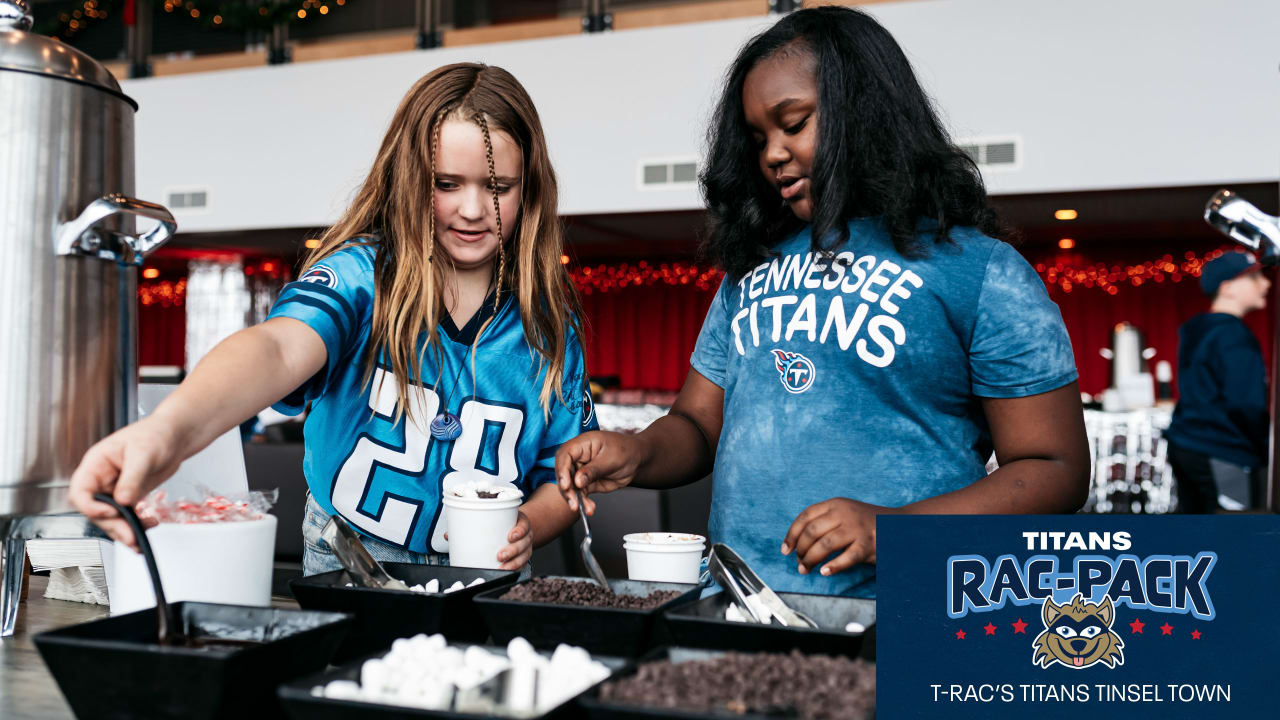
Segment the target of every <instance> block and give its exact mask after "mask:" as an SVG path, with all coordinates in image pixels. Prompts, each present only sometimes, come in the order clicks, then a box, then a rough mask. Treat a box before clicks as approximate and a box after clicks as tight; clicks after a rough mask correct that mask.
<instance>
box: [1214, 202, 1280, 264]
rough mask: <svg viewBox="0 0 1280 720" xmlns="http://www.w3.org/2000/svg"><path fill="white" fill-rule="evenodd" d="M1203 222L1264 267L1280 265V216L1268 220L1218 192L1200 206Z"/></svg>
mask: <svg viewBox="0 0 1280 720" xmlns="http://www.w3.org/2000/svg"><path fill="white" fill-rule="evenodd" d="M1204 220H1205V222H1207V223H1209V224H1210V225H1212V226H1213V227H1214V228H1215V229H1216V230H1218V232H1220V233H1222V234H1223V235H1226V236H1227V237H1229V238H1231V239H1232V240H1235V241H1236V242H1238V243H1240V244H1241V245H1244V246H1245V247H1247V248H1249V249H1250V250H1253V251H1254V252H1256V253H1258V260H1259V262H1261V263H1262V264H1264V265H1275V264H1278V262H1280V217H1272V216H1271V215H1268V214H1266V213H1264V212H1262V211H1261V210H1259V209H1258V208H1256V207H1254V206H1253V203H1250V202H1249V201H1248V200H1245V199H1244V198H1242V197H1240V196H1239V195H1236V194H1235V193H1233V192H1231V191H1230V190H1219V191H1218V192H1216V193H1214V194H1213V197H1211V198H1209V203H1208V204H1207V205H1205V206H1204Z"/></svg>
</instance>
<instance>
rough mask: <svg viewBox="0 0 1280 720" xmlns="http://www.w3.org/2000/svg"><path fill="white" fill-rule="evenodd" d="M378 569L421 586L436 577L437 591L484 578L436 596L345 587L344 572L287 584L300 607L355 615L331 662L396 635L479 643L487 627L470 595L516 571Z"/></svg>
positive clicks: (502, 583) (506, 581)
mask: <svg viewBox="0 0 1280 720" xmlns="http://www.w3.org/2000/svg"><path fill="white" fill-rule="evenodd" d="M383 567H385V568H386V569H387V573H388V574H390V575H391V577H393V578H395V579H397V580H400V581H402V582H404V583H405V584H406V585H425V584H427V583H428V582H430V581H431V580H439V581H440V588H441V590H443V589H444V588H447V587H449V586H450V585H452V584H453V583H454V582H456V581H459V580H460V581H462V584H463V585H466V584H467V583H469V582H471V581H472V580H475V579H476V578H484V579H485V582H484V583H482V584H480V585H476V586H475V587H468V588H463V589H462V590H457V591H455V592H451V593H441V594H433V593H419V592H405V591H404V590H378V589H374V588H366V587H346V584H347V583H349V582H351V578H350V576H348V575H347V572H346V571H345V570H335V571H333V572H327V573H321V574H319V575H312V576H310V577H304V578H299V579H297V580H294V581H292V582H290V583H289V589H290V590H292V591H293V596H294V598H296V599H297V601H298V604H299V605H301V606H302V607H304V608H306V609H308V610H334V611H339V612H348V613H353V614H354V615H355V621H354V623H353V624H352V626H351V631H350V632H349V633H348V634H347V638H346V640H345V641H343V643H342V645H341V647H339V648H338V652H337V654H336V656H335V659H334V662H335V664H342V663H345V662H347V661H348V660H352V659H354V658H358V657H364V656H366V655H369V654H370V653H373V652H377V651H379V650H385V649H386V648H389V647H391V642H392V641H393V640H395V639H396V638H402V637H412V636H414V635H417V634H418V633H425V634H427V635H435V634H437V633H439V634H442V635H444V636H445V638H447V639H448V640H449V641H450V642H456V643H479V642H484V640H485V639H486V638H488V636H489V630H488V629H487V628H486V627H485V624H484V618H482V617H481V615H480V611H479V609H478V608H476V606H475V603H474V602H472V600H473V598H475V596H476V595H477V594H478V593H481V592H484V591H486V590H494V589H500V588H504V587H506V586H508V585H511V584H513V583H515V581H516V579H517V578H519V573H517V572H514V571H508V570H484V569H481V568H465V567H449V566H442V565H419V564H416V563H394V562H393V563H383Z"/></svg>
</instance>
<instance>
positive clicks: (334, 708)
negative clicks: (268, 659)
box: [279, 643, 629, 720]
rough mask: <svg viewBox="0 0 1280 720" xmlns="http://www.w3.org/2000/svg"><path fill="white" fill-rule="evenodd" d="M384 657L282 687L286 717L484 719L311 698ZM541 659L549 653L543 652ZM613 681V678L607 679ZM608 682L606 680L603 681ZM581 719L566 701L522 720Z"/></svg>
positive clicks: (615, 661)
mask: <svg viewBox="0 0 1280 720" xmlns="http://www.w3.org/2000/svg"><path fill="white" fill-rule="evenodd" d="M455 645H456V646H457V647H460V648H463V649H466V648H467V647H468V645H467V644H466V643H455ZM481 647H484V648H485V649H486V650H489V651H491V652H495V653H499V654H503V655H505V654H506V648H500V647H493V646H487V645H486V646H481ZM384 654H385V653H373V654H372V655H371V656H366V657H365V658H361V660H360V661H357V662H354V663H350V664H346V665H343V666H342V667H339V668H334V669H330V670H328V671H326V672H320V673H316V674H314V675H309V676H307V677H305V678H301V679H299V680H295V681H293V682H290V683H287V684H285V685H282V686H281V687H280V690H279V696H280V703H281V704H282V705H284V707H285V709H286V710H287V711H288V713H289V716H290V717H292V718H294V720H357V719H358V720H365V718H369V719H370V720H378V719H379V718H386V719H387V720H392V719H393V718H454V719H456V720H479V719H480V718H483V717H486V716H483V715H478V714H474V713H461V712H454V711H451V710H426V709H422V708H411V707H405V706H402V705H387V704H383V703H373V702H365V701H362V700H335V699H333V698H325V697H316V696H315V695H312V694H311V689H312V688H313V687H316V686H317V685H327V684H329V683H330V682H332V681H334V680H354V681H356V682H359V680H360V667H361V665H362V664H363V661H364V660H365V659H368V657H381V656H382V655H384ZM542 654H543V655H549V654H550V653H547V652H545V651H544V652H542ZM592 659H593V660H598V661H599V662H601V663H604V664H605V666H607V667H608V668H609V670H610V671H612V672H613V673H618V672H621V671H623V670H625V669H627V668H628V667H629V666H628V664H627V661H626V660H624V659H622V658H617V657H608V656H603V655H592ZM610 677H612V675H611V676H610ZM606 679H607V678H606ZM597 687H599V683H596V685H593V686H591V687H590V688H588V689H587V690H586V691H585V692H591V691H592V690H594V689H595V688H597ZM576 717H581V711H580V709H579V708H578V707H577V699H576V698H574V699H571V700H567V701H565V702H564V703H562V704H561V705H559V706H557V707H555V708H552V709H551V710H548V711H547V712H545V713H543V714H542V715H533V716H526V717H524V718H521V720H544V719H545V720H551V719H552V718H576Z"/></svg>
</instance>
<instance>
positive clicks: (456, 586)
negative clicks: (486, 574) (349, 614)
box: [346, 578, 484, 595]
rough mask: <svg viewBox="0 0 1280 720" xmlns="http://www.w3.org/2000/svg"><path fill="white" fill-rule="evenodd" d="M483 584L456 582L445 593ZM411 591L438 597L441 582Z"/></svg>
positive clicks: (478, 579) (478, 581)
mask: <svg viewBox="0 0 1280 720" xmlns="http://www.w3.org/2000/svg"><path fill="white" fill-rule="evenodd" d="M483 582H484V578H476V579H475V580H472V581H471V582H469V583H467V584H466V585H463V584H462V581H461V580H457V581H455V582H454V583H453V584H452V585H450V586H449V587H448V588H446V589H445V591H444V593H445V594H446V595H447V594H449V593H451V592H458V591H459V590H462V589H464V588H469V587H475V586H476V585H480V584H482V583H483ZM346 586H347V587H355V586H356V584H355V583H347V585H346ZM409 590H411V591H412V592H416V593H432V594H437V595H438V594H440V581H439V580H437V579H435V578H432V579H431V581H430V582H428V583H427V584H426V585H422V584H419V585H410V586H409Z"/></svg>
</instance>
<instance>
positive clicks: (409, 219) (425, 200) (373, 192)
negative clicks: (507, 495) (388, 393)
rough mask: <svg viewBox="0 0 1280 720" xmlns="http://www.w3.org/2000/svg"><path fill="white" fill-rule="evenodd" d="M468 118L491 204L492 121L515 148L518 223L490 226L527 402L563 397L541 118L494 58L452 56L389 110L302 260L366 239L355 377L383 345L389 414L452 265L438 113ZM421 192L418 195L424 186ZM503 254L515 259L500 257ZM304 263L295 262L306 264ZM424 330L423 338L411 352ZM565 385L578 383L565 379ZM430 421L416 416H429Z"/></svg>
mask: <svg viewBox="0 0 1280 720" xmlns="http://www.w3.org/2000/svg"><path fill="white" fill-rule="evenodd" d="M452 118H457V119H462V120H467V121H471V122H474V123H476V125H478V126H479V127H480V128H481V130H482V131H483V134H484V139H485V151H486V155H487V157H488V160H489V176H490V189H491V190H492V191H493V203H494V212H495V213H498V210H499V206H498V194H497V188H496V183H495V182H494V171H493V145H492V142H491V140H490V137H489V133H490V131H491V130H500V131H502V132H505V133H507V134H508V135H510V136H511V138H512V139H514V140H515V142H516V143H517V144H518V145H519V147H520V150H521V152H522V154H523V156H524V167H523V175H522V183H521V187H522V190H521V199H520V213H519V220H518V222H517V223H516V226H515V227H514V228H503V227H502V225H501V223H502V220H501V216H500V215H499V216H498V218H497V223H498V236H499V243H498V262H497V263H496V267H495V278H494V282H495V285H496V288H497V291H496V292H497V297H498V299H499V300H500V299H501V298H502V297H503V294H504V293H506V292H511V293H514V295H515V297H516V300H517V302H518V304H519V307H520V318H521V321H522V322H523V325H524V335H525V339H526V340H527V342H528V344H529V346H530V347H531V348H533V349H534V350H535V351H536V352H537V354H538V355H539V356H540V358H539V360H540V362H539V369H541V368H546V377H545V378H544V379H543V382H542V388H541V391H540V393H539V396H538V400H539V402H540V403H541V405H542V408H543V412H544V413H548V412H550V407H551V400H552V396H553V395H554V396H555V397H556V398H558V399H559V400H560V401H561V402H564V388H563V387H561V385H562V382H561V377H562V375H563V374H564V369H565V352H566V348H567V345H568V336H569V333H570V332H571V331H572V332H576V333H579V337H581V326H580V324H579V322H578V320H577V318H578V317H580V316H581V314H582V312H581V305H580V303H579V300H578V296H577V293H576V292H575V291H574V288H573V285H572V281H571V280H570V278H569V273H568V272H567V271H566V270H565V268H564V265H563V264H561V262H560V256H561V253H562V251H563V247H564V234H563V229H562V228H561V225H560V218H559V215H558V212H557V190H556V177H555V172H554V171H553V170H552V168H551V159H550V156H549V155H548V153H547V143H546V139H545V137H544V136H543V133H542V123H541V122H540V121H539V119H538V112H537V110H535V109H534V107H533V101H532V100H531V99H530V98H529V94H528V93H527V92H525V89H524V87H523V86H521V85H520V83H519V81H517V80H516V79H515V77H513V76H512V75H511V73H509V72H507V71H506V70H503V69H502V68H499V67H492V66H488V65H481V64H476V63H457V64H454V65H447V66H445V67H441V68H438V69H436V70H433V71H432V72H430V73H428V74H427V75H425V76H424V77H422V78H421V79H420V80H418V82H416V83H414V86H413V87H412V88H410V90H409V92H408V93H407V94H405V96H404V99H403V100H401V101H400V106H399V108H397V109H396V112H395V115H394V116H393V117H392V118H391V125H390V127H389V128H388V129H387V134H386V136H385V137H383V139H382V145H381V147H379V149H378V155H377V157H376V158H375V160H374V162H373V168H372V169H371V170H370V171H369V176H368V177H367V178H366V179H365V181H364V184H363V185H362V186H361V188H360V190H359V191H358V192H357V193H356V196H355V199H354V200H353V201H352V203H351V206H350V207H348V208H347V210H346V211H345V212H344V213H343V214H342V217H341V218H339V219H338V221H337V222H336V223H334V225H333V226H332V227H330V228H329V229H328V230H327V231H326V232H325V233H324V234H323V235H322V236H321V238H320V244H319V246H318V247H316V248H315V249H314V250H312V251H311V253H310V255H309V256H308V257H307V260H306V263H305V268H310V267H311V266H312V265H314V264H315V263H317V262H320V261H321V260H323V259H324V258H326V257H328V256H330V255H332V254H333V253H336V252H338V251H339V250H341V249H342V248H343V247H345V246H348V245H349V244H350V243H351V242H352V241H353V240H355V241H356V242H362V243H364V244H371V245H374V246H375V249H376V255H375V261H374V271H375V292H374V303H373V320H372V323H371V326H370V342H369V348H368V353H367V355H366V357H365V362H366V367H365V375H364V382H365V383H368V382H369V379H370V378H371V377H372V375H373V371H374V368H375V366H376V364H377V360H378V356H379V353H381V352H385V353H386V356H387V358H388V359H389V360H390V362H391V369H392V372H393V373H394V374H395V376H396V378H397V379H398V380H399V409H398V410H397V414H396V422H399V420H400V418H401V417H402V416H404V415H406V414H407V415H408V416H409V419H410V421H411V422H414V423H415V424H420V423H421V421H422V419H421V418H414V417H413V415H412V411H411V410H410V409H409V408H410V404H409V388H411V387H419V392H421V388H420V386H419V385H418V384H416V383H413V382H409V380H410V379H411V378H418V377H420V371H421V369H422V365H423V358H424V357H425V354H426V351H427V348H428V347H431V346H434V347H436V349H437V351H438V350H439V348H440V338H439V333H438V332H437V325H438V324H439V322H440V319H441V314H442V312H443V309H444V287H445V281H446V280H447V279H448V273H449V272H451V271H452V269H453V262H452V259H451V258H449V255H448V253H447V252H436V247H435V246H436V237H435V166H436V163H435V157H436V151H437V148H438V144H439V136H440V126H441V125H442V124H443V123H444V122H445V120H446V119H452ZM424 188H425V189H426V197H423V189H424ZM508 254H511V255H513V258H514V262H510V261H508V260H507V256H508ZM305 268H304V269H305ZM423 331H426V333H427V342H426V343H424V344H423V346H422V350H421V351H420V352H419V351H418V348H417V344H418V338H419V336H420V335H421V333H422V332H423ZM570 391H571V392H574V393H576V392H580V390H579V389H578V388H571V389H570ZM429 419H430V418H427V420H429Z"/></svg>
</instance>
